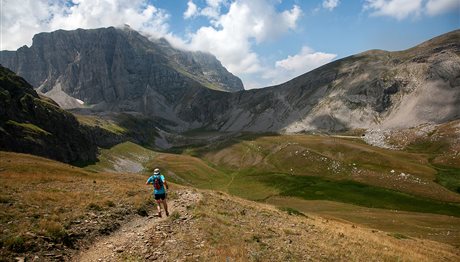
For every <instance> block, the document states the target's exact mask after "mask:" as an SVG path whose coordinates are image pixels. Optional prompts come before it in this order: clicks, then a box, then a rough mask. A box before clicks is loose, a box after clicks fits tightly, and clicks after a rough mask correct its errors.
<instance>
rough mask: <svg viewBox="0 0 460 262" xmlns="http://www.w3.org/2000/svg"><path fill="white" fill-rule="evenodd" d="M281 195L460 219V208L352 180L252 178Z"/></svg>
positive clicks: (270, 176)
mask: <svg viewBox="0 0 460 262" xmlns="http://www.w3.org/2000/svg"><path fill="white" fill-rule="evenodd" d="M252 179H257V180H259V181H260V182H261V183H265V184H266V185H267V186H270V187H275V188H277V189H278V190H279V191H280V194H279V195H282V196H292V197H300V198H303V199H311V200H330V201H337V202H343V203H350V204H354V205H360V206H366V207H371V208H385V209H396V210H405V211H414V212H425V213H436V214H445V215H452V216H457V217H460V205H458V204H454V203H447V202H440V201H435V200H431V199H427V198H422V197H416V196H412V195H409V194H405V193H401V192H398V191H394V190H389V189H384V188H380V187H375V186H370V185H366V184H362V183H358V182H354V181H350V180H338V181H333V180H328V179H324V178H320V177H305V176H291V175H286V174H277V173H273V174H270V173H268V174H267V173H264V174H258V175H253V176H252Z"/></svg>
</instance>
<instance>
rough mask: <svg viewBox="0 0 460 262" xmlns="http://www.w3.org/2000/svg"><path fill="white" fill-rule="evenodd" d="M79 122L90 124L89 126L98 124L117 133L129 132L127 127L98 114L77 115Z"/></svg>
mask: <svg viewBox="0 0 460 262" xmlns="http://www.w3.org/2000/svg"><path fill="white" fill-rule="evenodd" d="M75 116H76V117H77V120H78V122H80V123H82V124H85V125H88V126H97V127H100V128H102V129H105V130H107V131H109V132H112V133H115V134H124V133H126V132H127V130H126V128H123V127H121V126H119V125H118V124H117V123H115V122H114V121H111V120H106V119H102V118H98V117H96V116H87V115H75Z"/></svg>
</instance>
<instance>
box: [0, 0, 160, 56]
mask: <svg viewBox="0 0 460 262" xmlns="http://www.w3.org/2000/svg"><path fill="white" fill-rule="evenodd" d="M18 17H20V18H21V19H18ZM168 19H169V15H168V13H166V12H165V11H164V10H161V9H158V8H156V7H155V6H153V5H151V4H149V2H148V1H147V0H99V1H92V0H73V1H71V2H70V4H69V2H66V3H65V2H63V1H61V0H23V1H15V0H4V1H3V10H2V20H3V23H2V32H1V34H2V36H5V35H7V36H8V38H6V37H2V40H3V41H2V49H9V50H12V49H17V48H18V47H19V46H21V45H24V44H27V45H30V44H31V42H32V36H33V35H35V34H37V33H40V32H49V31H54V30H57V29H67V30H72V29H77V28H98V27H107V26H121V25H123V24H129V25H130V26H131V27H132V28H133V29H135V30H139V31H143V32H145V33H148V34H150V35H152V36H154V37H160V36H164V35H168V32H169V26H168V24H167V20H168Z"/></svg>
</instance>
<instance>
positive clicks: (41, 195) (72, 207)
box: [0, 152, 150, 256]
mask: <svg viewBox="0 0 460 262" xmlns="http://www.w3.org/2000/svg"><path fill="white" fill-rule="evenodd" d="M144 183H145V177H144V176H141V175H124V174H110V173H91V172H87V171H84V170H82V169H80V168H77V167H74V166H70V165H66V164H63V163H60V162H56V161H52V160H48V159H45V158H41V157H36V156H31V155H26V154H17V153H7V152H0V185H1V191H0V200H1V201H0V202H1V203H0V205H1V206H2V208H1V211H0V221H1V225H0V230H1V232H3V234H2V238H1V241H2V242H1V243H2V245H3V246H4V247H6V249H2V253H3V252H7V253H5V254H2V256H3V255H8V254H9V253H8V252H13V251H14V252H27V251H32V250H34V251H37V250H38V251H40V250H41V249H42V247H41V246H40V245H41V244H40V243H41V242H40V241H42V240H43V241H44V242H43V241H42V242H43V243H45V244H46V243H52V244H53V245H54V244H65V245H72V244H73V241H74V239H72V237H73V236H72V234H74V235H75V234H76V235H79V234H82V233H83V232H79V231H80V230H83V229H85V230H86V229H87V230H88V231H87V234H91V233H92V232H93V231H98V230H99V231H101V232H102V231H103V230H108V231H110V230H113V229H114V228H113V227H116V224H113V223H117V221H118V220H119V219H120V220H122V219H123V214H124V215H129V214H131V213H135V212H136V211H137V210H139V209H142V208H143V206H145V205H146V204H147V203H148V201H149V197H150V188H147V187H145V186H144ZM111 219H112V220H113V221H111ZM38 240H40V241H38ZM71 242H72V243H71Z"/></svg>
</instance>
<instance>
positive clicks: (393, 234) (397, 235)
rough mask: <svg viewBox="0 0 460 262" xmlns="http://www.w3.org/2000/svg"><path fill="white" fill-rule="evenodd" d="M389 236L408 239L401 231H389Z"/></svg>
mask: <svg viewBox="0 0 460 262" xmlns="http://www.w3.org/2000/svg"><path fill="white" fill-rule="evenodd" d="M388 235H389V236H392V237H394V238H396V239H410V237H408V236H406V235H403V234H401V233H391V234H388Z"/></svg>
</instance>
